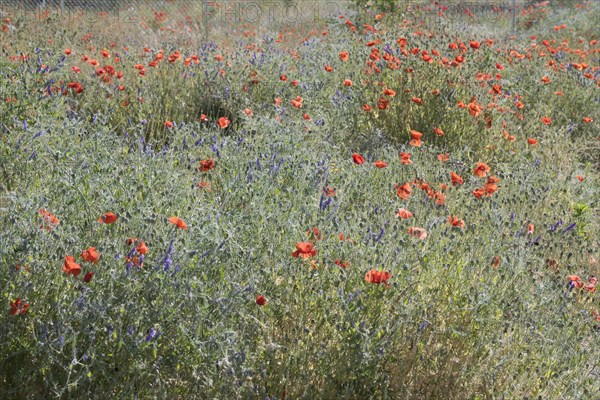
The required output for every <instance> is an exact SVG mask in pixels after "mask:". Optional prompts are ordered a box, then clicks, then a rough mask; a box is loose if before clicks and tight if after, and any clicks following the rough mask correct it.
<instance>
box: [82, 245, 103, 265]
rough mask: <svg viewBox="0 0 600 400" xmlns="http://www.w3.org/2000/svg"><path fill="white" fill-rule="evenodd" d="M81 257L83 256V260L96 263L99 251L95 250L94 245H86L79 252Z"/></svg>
mask: <svg viewBox="0 0 600 400" xmlns="http://www.w3.org/2000/svg"><path fill="white" fill-rule="evenodd" d="M81 258H83V261H87V262H91V263H94V264H97V263H98V260H99V259H100V253H98V252H97V251H96V248H95V247H88V248H87V249H86V250H84V251H83V252H82V253H81Z"/></svg>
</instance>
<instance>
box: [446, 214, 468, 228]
mask: <svg viewBox="0 0 600 400" xmlns="http://www.w3.org/2000/svg"><path fill="white" fill-rule="evenodd" d="M448 223H449V224H450V225H452V226H453V227H455V228H464V226H465V221H463V220H462V219H460V218H458V217H457V216H455V215H451V216H449V217H448Z"/></svg>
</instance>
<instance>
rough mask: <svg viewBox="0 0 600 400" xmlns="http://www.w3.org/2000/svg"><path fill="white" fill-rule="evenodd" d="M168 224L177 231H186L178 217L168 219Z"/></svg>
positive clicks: (185, 226) (184, 225)
mask: <svg viewBox="0 0 600 400" xmlns="http://www.w3.org/2000/svg"><path fill="white" fill-rule="evenodd" d="M169 222H170V223H172V224H173V225H175V226H176V227H178V228H179V229H183V230H187V228H188V226H187V225H186V224H185V222H183V220H182V219H181V218H179V217H170V218H169Z"/></svg>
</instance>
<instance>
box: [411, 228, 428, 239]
mask: <svg viewBox="0 0 600 400" xmlns="http://www.w3.org/2000/svg"><path fill="white" fill-rule="evenodd" d="M408 234H409V235H411V236H414V237H416V238H417V239H420V240H425V239H427V231H426V230H425V229H424V228H419V227H416V226H411V227H410V228H408Z"/></svg>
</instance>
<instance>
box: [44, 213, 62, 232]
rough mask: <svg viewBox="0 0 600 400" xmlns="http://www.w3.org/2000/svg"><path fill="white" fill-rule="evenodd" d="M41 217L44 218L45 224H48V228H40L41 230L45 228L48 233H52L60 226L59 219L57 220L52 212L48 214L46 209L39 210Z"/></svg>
mask: <svg viewBox="0 0 600 400" xmlns="http://www.w3.org/2000/svg"><path fill="white" fill-rule="evenodd" d="M39 213H40V216H41V217H42V220H43V222H44V223H45V224H46V226H45V227H44V225H42V226H40V228H45V229H46V230H48V231H51V230H52V229H54V228H55V227H57V226H58V225H60V220H59V219H58V218H56V217H55V216H54V215H52V214H51V213H50V212H48V211H47V210H45V209H43V208H42V209H40V210H39Z"/></svg>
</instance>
